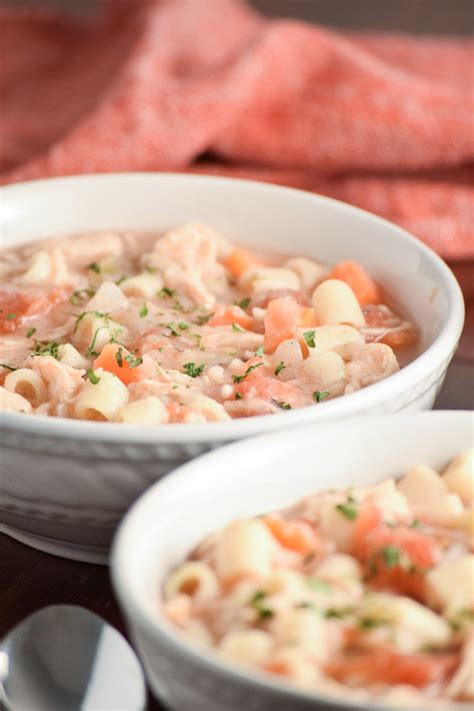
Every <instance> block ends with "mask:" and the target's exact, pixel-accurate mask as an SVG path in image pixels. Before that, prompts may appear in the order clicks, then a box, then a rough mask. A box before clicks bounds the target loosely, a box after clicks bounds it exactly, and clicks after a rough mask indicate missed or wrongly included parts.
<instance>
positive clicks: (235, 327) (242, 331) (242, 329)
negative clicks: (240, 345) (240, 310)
mask: <svg viewBox="0 0 474 711" xmlns="http://www.w3.org/2000/svg"><path fill="white" fill-rule="evenodd" d="M232 330H233V331H236V332H237V333H245V328H241V327H240V326H239V324H238V323H233V324H232Z"/></svg>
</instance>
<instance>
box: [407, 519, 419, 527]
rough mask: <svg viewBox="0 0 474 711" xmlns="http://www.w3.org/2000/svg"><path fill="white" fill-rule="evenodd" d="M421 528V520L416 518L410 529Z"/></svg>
mask: <svg viewBox="0 0 474 711" xmlns="http://www.w3.org/2000/svg"><path fill="white" fill-rule="evenodd" d="M420 526H421V521H420V519H419V518H414V519H413V521H412V522H411V523H410V528H420Z"/></svg>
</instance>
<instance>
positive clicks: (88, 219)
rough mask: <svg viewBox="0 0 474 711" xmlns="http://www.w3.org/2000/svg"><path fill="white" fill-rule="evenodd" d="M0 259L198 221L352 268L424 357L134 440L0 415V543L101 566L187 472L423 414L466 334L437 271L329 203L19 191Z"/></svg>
mask: <svg viewBox="0 0 474 711" xmlns="http://www.w3.org/2000/svg"><path fill="white" fill-rule="evenodd" d="M0 197H1V208H0V234H1V244H2V246H11V245H19V244H22V243H24V242H28V241H31V240H38V239H41V238H44V237H47V236H50V235H62V234H66V235H67V234H71V233H76V232H80V231H83V230H84V231H86V230H96V229H111V228H113V229H157V230H164V229H167V228H169V227H171V226H174V225H177V224H180V223H183V222H185V221H186V220H201V221H203V222H205V223H207V224H209V225H210V226H211V227H214V228H215V229H217V230H220V231H222V232H223V233H224V234H225V235H227V236H228V237H229V238H230V239H232V240H236V241H237V242H241V243H242V244H246V245H249V246H251V247H259V248H262V249H270V250H271V249H275V250H280V251H283V252H289V253H295V254H306V255H308V256H313V257H315V258H317V259H320V260H322V261H327V262H328V263H331V262H335V261H337V260H339V259H341V258H346V257H352V258H354V259H357V260H359V261H361V262H362V263H363V264H365V265H366V267H367V268H368V269H369V270H370V271H371V273H372V274H373V275H374V276H375V277H376V278H378V279H380V281H382V282H383V283H384V284H385V285H386V286H387V287H388V289H389V290H390V291H391V292H392V293H393V294H394V295H395V296H396V298H397V300H398V302H399V303H400V305H401V306H402V308H404V309H405V310H406V311H407V312H408V313H409V314H410V315H411V317H412V319H413V320H414V321H415V323H416V324H417V325H418V326H419V327H420V329H421V341H422V348H423V352H422V354H421V355H420V356H419V357H418V358H417V359H416V360H414V361H413V362H412V363H410V364H409V365H408V366H407V367H405V368H403V369H402V370H401V372H399V373H396V374H395V375H393V376H391V377H390V378H388V379H387V380H384V381H383V382H380V383H377V384H375V385H371V386H369V387H367V388H365V389H364V390H361V391H359V392H357V393H354V394H351V395H347V396H345V397H341V398H339V399H336V400H334V401H329V402H325V403H321V404H320V405H318V406H314V407H309V408H306V409H301V410H295V411H291V412H284V413H281V414H279V415H278V416H271V417H258V418H249V419H242V420H238V421H235V420H234V421H231V422H223V423H212V424H204V425H186V426H183V425H166V426H163V427H135V426H130V425H116V424H110V423H93V422H81V421H75V420H65V419H55V418H42V417H34V416H30V415H18V414H6V415H5V414H4V415H3V417H2V425H3V427H2V432H1V441H2V454H1V457H0V531H2V530H3V531H4V532H8V533H10V534H13V535H16V536H17V537H19V538H21V539H22V540H26V541H27V542H29V543H31V544H33V545H36V546H37V547H39V548H42V549H44V550H48V551H51V552H55V553H58V554H60V555H66V556H69V557H76V558H80V559H83V560H96V561H99V560H106V555H107V549H108V546H109V543H110V539H111V536H112V534H113V531H114V529H115V527H116V525H117V523H118V521H119V519H120V517H121V516H122V514H123V513H124V511H125V510H126V509H127V508H128V506H129V505H130V504H131V503H132V501H134V500H135V499H136V498H137V496H139V494H141V493H142V492H143V491H144V490H145V489H146V488H147V487H148V486H149V485H150V484H151V483H153V482H154V481H156V480H157V479H159V478H160V477H162V476H163V475H164V474H166V473H167V472H169V471H170V470H171V469H174V468H175V467H177V466H178V465H180V464H182V463H183V462H184V461H186V460H188V459H190V458H192V457H195V456H196V455H198V454H202V453H203V452H205V451H207V450H209V449H212V448H215V447H217V446H219V445H221V444H224V443H225V442H229V441H231V440H236V439H240V438H242V437H247V436H249V435H255V434H258V433H260V432H268V431H270V430H276V429H286V428H288V427H294V426H295V425H302V424H307V423H310V422H314V423H321V422H326V421H329V420H334V419H341V418H343V417H348V416H351V415H354V414H360V413H367V412H389V411H396V410H420V409H426V408H430V407H431V406H432V404H433V401H434V398H435V396H436V393H437V391H438V390H439V388H440V387H441V384H442V382H443V379H444V375H445V372H446V368H447V366H448V363H449V361H450V360H451V357H452V355H453V352H454V350H455V348H456V345H457V342H458V339H459V336H460V333H461V329H462V324H463V316H464V309H463V301H462V296H461V292H460V290H459V287H458V284H457V282H456V281H455V279H454V277H453V275H452V273H451V272H450V270H449V269H448V267H447V266H446V265H445V264H444V263H443V262H442V260H441V259H440V258H439V257H437V256H436V254H434V253H433V252H432V251H431V250H429V249H428V248H427V247H425V246H424V245H423V244H422V243H421V242H419V241H418V240H416V239H414V238H413V237H410V235H408V234H407V233H406V232H404V231H403V230H401V229H399V228H398V227H395V226H394V225H391V224H390V223H388V222H386V221H384V220H382V219H380V218H378V217H375V216H374V215H370V214H369V213H367V212H363V211H361V210H358V209H356V208H353V207H350V206H348V205H345V204H343V203H340V202H336V201H334V200H329V199H327V198H323V197H319V196H317V195H313V194H310V193H304V192H301V191H297V190H290V189H287V188H280V187H275V186H271V185H266V184H262V183H255V182H248V181H241V180H229V179H224V178H213V177H200V176H185V175H166V174H121V175H120V174H119V175H102V176H83V177H73V178H65V179H59V180H45V181H38V182H33V183H24V184H18V185H14V186H11V187H8V188H4V189H3V190H2V191H1V196H0Z"/></svg>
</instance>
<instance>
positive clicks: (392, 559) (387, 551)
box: [381, 546, 400, 568]
mask: <svg viewBox="0 0 474 711" xmlns="http://www.w3.org/2000/svg"><path fill="white" fill-rule="evenodd" d="M381 553H382V558H383V560H384V563H385V565H386V566H387V568H394V567H395V566H396V565H398V564H399V562H400V549H399V548H397V547H396V546H385V548H382V551H381Z"/></svg>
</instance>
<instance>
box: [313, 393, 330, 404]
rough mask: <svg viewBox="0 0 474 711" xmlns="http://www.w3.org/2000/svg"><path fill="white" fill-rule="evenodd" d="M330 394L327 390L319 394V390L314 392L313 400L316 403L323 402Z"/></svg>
mask: <svg viewBox="0 0 474 711" xmlns="http://www.w3.org/2000/svg"><path fill="white" fill-rule="evenodd" d="M330 394H331V393H328V392H327V390H324V391H322V392H321V390H316V391H315V392H314V393H313V398H314V399H315V400H316V402H322V400H325V399H326V398H327V397H329V395H330Z"/></svg>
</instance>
